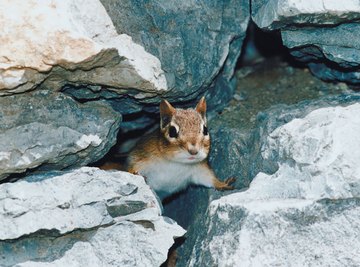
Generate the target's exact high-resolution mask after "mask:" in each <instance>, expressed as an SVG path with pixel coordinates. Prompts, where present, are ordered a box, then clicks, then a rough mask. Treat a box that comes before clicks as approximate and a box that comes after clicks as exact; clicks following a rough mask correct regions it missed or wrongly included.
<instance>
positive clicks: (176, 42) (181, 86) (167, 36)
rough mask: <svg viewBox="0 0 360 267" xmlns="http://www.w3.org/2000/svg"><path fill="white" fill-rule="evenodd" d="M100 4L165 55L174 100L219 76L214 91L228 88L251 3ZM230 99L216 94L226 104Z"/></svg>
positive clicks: (162, 57) (140, 39) (147, 46)
mask: <svg viewBox="0 0 360 267" xmlns="http://www.w3.org/2000/svg"><path fill="white" fill-rule="evenodd" d="M101 2H102V3H103V4H104V6H105V8H106V10H107V11H108V13H109V15H110V17H111V18H112V20H113V22H114V25H115V27H116V29H117V30H118V31H119V32H124V33H126V34H128V35H130V36H132V37H133V39H134V41H135V42H137V43H139V44H142V45H143V46H144V47H145V49H146V50H147V51H149V52H150V53H152V54H153V55H155V56H157V57H158V58H159V59H160V61H161V65H162V68H163V69H164V71H165V75H166V77H167V82H168V86H169V88H171V89H174V90H171V92H168V93H166V94H165V95H166V97H167V98H168V99H169V100H170V101H178V102H180V101H185V100H192V99H193V98H194V96H196V95H198V94H199V93H201V92H204V91H205V90H207V89H208V88H209V87H212V86H213V85H214V81H215V80H216V81H215V83H218V85H217V86H216V88H214V89H213V90H212V93H211V94H213V95H215V94H216V92H218V91H221V94H223V93H224V91H226V90H225V87H224V86H225V85H226V86H229V85H228V82H229V81H230V80H231V78H232V75H233V71H234V67H235V64H236V61H237V58H238V56H239V54H240V50H241V45H242V41H243V39H244V37H245V31H246V29H247V24H248V20H249V2H248V1H243V0H242V1H234V0H227V1H220V2H209V1H193V0H186V1H180V2H179V1H165V2H164V1H150V2H149V1H138V2H133V1H116V0H101ZM139 18H141V19H139ZM218 80H219V82H218ZM220 80H221V81H220ZM222 80H223V81H222ZM225 81H226V82H225ZM222 87H223V90H222V89H221V88H222ZM231 88H232V89H231V90H233V88H234V86H233V85H232V86H231ZM229 90H230V89H229ZM215 91H216V92H215ZM222 96H223V97H224V95H222ZM214 100H215V99H214ZM226 100H228V98H227V99H223V101H221V98H220V96H217V101H218V102H222V104H224V103H225V102H226ZM215 103H216V102H214V104H213V105H212V107H215ZM217 104H218V103H217Z"/></svg>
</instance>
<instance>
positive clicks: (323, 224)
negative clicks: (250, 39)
mask: <svg viewBox="0 0 360 267" xmlns="http://www.w3.org/2000/svg"><path fill="white" fill-rule="evenodd" d="M356 99H357V101H358V96H356V95H355V96H351V95H349V96H342V97H338V98H337V101H338V104H339V103H344V104H345V106H339V105H338V106H331V107H322V108H318V109H315V110H313V111H311V110H312V109H314V107H316V106H319V105H324V104H325V102H324V100H322V101H318V102H315V103H314V104H313V105H311V104H306V103H302V104H301V106H302V108H301V111H300V110H299V109H297V110H295V111H293V112H292V113H291V112H290V113H289V114H288V115H289V116H290V121H289V122H287V123H286V120H287V117H286V116H287V115H286V114H285V113H284V108H279V111H281V109H282V113H283V115H282V117H281V116H279V117H275V118H274V119H272V121H273V122H271V120H270V121H268V122H266V125H267V127H268V128H267V129H263V131H262V133H263V134H264V135H266V134H267V133H268V131H269V133H270V134H269V135H268V136H267V137H266V136H265V138H266V141H265V142H264V143H263V149H262V156H263V158H264V161H272V162H275V163H277V164H278V168H277V170H276V171H275V172H274V173H272V174H266V173H259V174H258V175H257V176H256V177H255V178H254V180H253V181H252V183H251V184H250V188H249V189H248V190H247V191H245V192H238V193H234V194H230V195H227V196H225V197H222V198H220V199H218V200H214V201H212V202H211V204H210V207H209V209H208V212H207V220H206V225H207V226H206V227H205V229H204V230H203V231H202V233H200V234H199V237H198V239H197V240H198V241H197V243H196V245H195V247H194V249H193V255H192V256H193V258H192V259H191V260H190V262H189V266H201V265H203V264H205V263H206V264H208V265H217V266H236V265H239V264H241V265H242V266H257V265H262V266H264V265H266V266H279V265H280V266H282V265H288V264H291V266H310V265H311V266H357V265H359V264H360V261H359V258H358V257H357V255H358V253H359V249H360V242H359V237H360V236H359V230H360V224H359V219H360V216H359V211H360V179H359V177H360V168H359V167H358V164H357V159H358V158H360V152H359V151H358V150H356V149H354V148H356V147H359V146H360V141H359V139H358V138H356V136H357V134H356V133H357V132H359V131H360V120H359V119H358V118H357V117H358V116H356V114H358V112H359V111H360V104H359V103H358V102H356ZM334 100H335V98H329V99H328V103H329V104H333V103H332V101H334ZM354 101H355V102H354ZM285 110H286V109H285ZM306 111H311V112H310V113H308V114H307V115H306V116H305V117H301V116H302V115H304V112H305V113H306ZM273 114H276V112H275V113H273ZM294 114H295V115H297V116H296V117H298V118H297V119H291V116H294ZM289 116H288V117H289ZM280 121H283V125H282V126H279V127H278V126H276V127H275V128H273V127H274V126H275V125H276V124H277V123H278V122H280ZM284 123H285V124H284ZM350 240H351V241H350ZM334 244H335V245H334ZM199 251H201V252H200V253H199Z"/></svg>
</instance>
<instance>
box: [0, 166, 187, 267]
mask: <svg viewBox="0 0 360 267" xmlns="http://www.w3.org/2000/svg"><path fill="white" fill-rule="evenodd" d="M0 211H1V213H0V216H1V220H0V224H1V227H0V265H1V266H4V267H5V266H6V267H7V266H159V265H160V264H162V263H163V262H164V261H165V260H166V258H167V253H168V249H169V248H170V247H171V245H172V244H173V242H174V238H175V237H179V236H182V235H183V234H184V233H185V231H184V230H183V229H182V228H181V227H180V226H178V225H177V224H176V223H175V222H174V221H172V220H171V219H169V218H166V217H162V216H161V204H159V202H158V200H157V198H156V197H155V195H154V194H153V192H152V191H151V189H150V188H149V187H148V186H147V185H146V184H145V182H144V179H143V177H141V176H135V175H131V174H129V173H125V172H106V171H102V170H99V169H97V168H90V167H83V168H81V169H77V170H74V171H71V172H52V173H48V174H46V175H36V176H28V177H26V178H25V179H24V180H22V181H18V182H15V183H5V184H2V185H0Z"/></svg>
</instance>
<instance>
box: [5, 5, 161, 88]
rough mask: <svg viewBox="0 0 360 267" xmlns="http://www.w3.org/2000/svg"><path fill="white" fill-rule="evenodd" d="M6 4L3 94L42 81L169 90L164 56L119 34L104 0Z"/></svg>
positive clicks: (53, 85)
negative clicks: (160, 57)
mask: <svg viewBox="0 0 360 267" xmlns="http://www.w3.org/2000/svg"><path fill="white" fill-rule="evenodd" d="M1 6H2V9H1V12H0V23H2V24H3V26H4V28H6V29H7V30H6V31H4V32H3V33H2V35H1V36H0V42H1V44H2V49H1V52H0V66H1V72H0V94H1V95H5V94H13V93H19V92H24V91H27V90H32V89H35V88H37V87H38V86H39V85H40V84H41V85H42V86H48V87H50V88H52V89H54V90H60V89H61V88H62V87H63V86H64V85H66V84H74V85H77V84H85V85H86V84H88V85H101V86H105V87H112V88H113V90H116V89H117V90H119V89H124V88H125V89H129V88H131V89H137V90H138V91H137V92H138V93H139V92H143V93H150V94H153V93H159V92H165V91H166V90H167V82H166V79H165V76H164V73H163V70H162V69H161V65H160V61H159V60H158V59H157V58H156V57H155V56H153V55H151V54H149V53H147V52H145V50H144V48H143V47H142V46H140V45H138V44H135V43H134V42H133V41H132V39H131V37H130V36H128V35H126V34H118V33H117V32H116V30H115V28H114V26H113V24H112V22H111V19H110V18H109V16H108V15H107V13H106V11H105V9H104V7H103V6H102V4H101V3H100V2H99V1H98V0H90V1H83V0H82V1H73V0H61V1H51V2H47V3H44V2H43V1H40V0H29V1H26V2H24V1H20V0H11V1H10V0H2V1H1ZM34 51H35V52H34ZM119 93H120V94H122V93H123V91H121V90H120V92H119Z"/></svg>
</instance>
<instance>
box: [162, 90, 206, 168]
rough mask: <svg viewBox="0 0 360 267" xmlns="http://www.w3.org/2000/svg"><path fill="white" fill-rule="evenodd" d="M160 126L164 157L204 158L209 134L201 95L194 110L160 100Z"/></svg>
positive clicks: (176, 159)
mask: <svg viewBox="0 0 360 267" xmlns="http://www.w3.org/2000/svg"><path fill="white" fill-rule="evenodd" d="M160 118H161V122H160V129H161V133H162V135H163V137H164V141H165V145H166V152H167V153H168V154H167V155H165V156H167V157H168V158H169V159H170V160H173V161H177V162H182V163H197V162H200V161H203V160H204V159H206V157H207V155H208V153H209V149H210V136H209V132H208V129H207V124H206V101H205V98H204V97H202V98H201V99H200V101H199V103H198V104H197V106H196V107H195V109H179V108H174V107H173V106H172V105H171V104H170V103H169V102H168V101H166V100H162V101H161V103H160Z"/></svg>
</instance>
